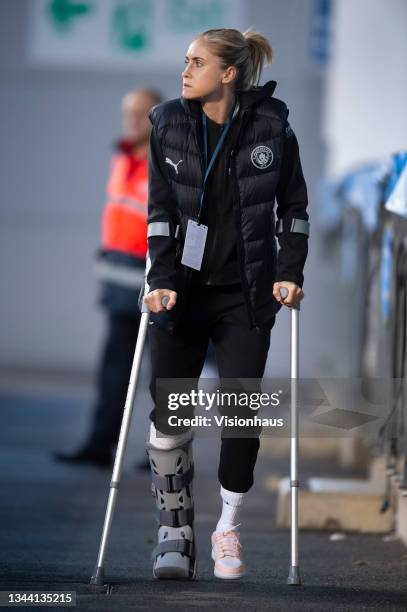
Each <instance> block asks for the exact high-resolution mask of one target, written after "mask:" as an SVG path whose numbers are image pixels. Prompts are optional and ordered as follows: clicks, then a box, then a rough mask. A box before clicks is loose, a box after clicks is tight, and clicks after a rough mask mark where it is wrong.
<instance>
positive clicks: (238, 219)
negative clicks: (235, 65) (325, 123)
mask: <svg viewBox="0 0 407 612" xmlns="http://www.w3.org/2000/svg"><path fill="white" fill-rule="evenodd" d="M244 114H245V113H244V112H243V115H242V124H243V121H244ZM242 124H241V125H242ZM240 131H241V127H240V128H239V133H238V135H237V138H236V141H235V147H237V145H238V140H239V136H240ZM234 152H235V149H232V151H231V153H230V161H229V177H230V176H231V172H232V163H233V161H232V158H233V156H234ZM235 184H236V189H235V191H236V203H235V202H234V209H235V221H236V230H237V231H236V234H237V245H238V253H239V265H240V271H241V276H242V280H243V285H244V288H245V292H243V293H244V295H245V297H246V307H247V310H248V314H249V318H250V322H251V325H252V327H254V328H255V329H256V331H257V332H259V327H258V325H257V321H256V319H255V316H254V313H253V311H252V307H251V304H250V295H249V283H248V281H247V276H246V272H245V269H244V262H243V252H244V251H243V238H242V231H241V228H242V216H241V210H240V193H239V185H238V182H237V176H236V173H235Z"/></svg>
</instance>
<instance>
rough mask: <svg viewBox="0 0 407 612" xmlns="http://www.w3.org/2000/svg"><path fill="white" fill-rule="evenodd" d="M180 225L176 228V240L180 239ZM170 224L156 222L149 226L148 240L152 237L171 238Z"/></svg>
mask: <svg viewBox="0 0 407 612" xmlns="http://www.w3.org/2000/svg"><path fill="white" fill-rule="evenodd" d="M179 229H180V228H179V225H177V227H176V228H175V234H174V238H176V239H177V240H178V238H179ZM170 235H171V234H170V224H169V223H168V222H167V221H154V223H149V224H148V226H147V238H151V237H152V236H170Z"/></svg>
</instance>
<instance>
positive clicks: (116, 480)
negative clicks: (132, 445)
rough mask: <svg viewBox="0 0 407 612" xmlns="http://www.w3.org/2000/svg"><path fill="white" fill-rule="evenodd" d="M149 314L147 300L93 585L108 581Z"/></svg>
mask: <svg viewBox="0 0 407 612" xmlns="http://www.w3.org/2000/svg"><path fill="white" fill-rule="evenodd" d="M149 267H150V261H149V257H148V256H147V265H146V273H145V278H146V279H147V273H148V270H149ZM148 290H149V289H148V285H147V280H146V281H145V285H144V295H146V293H148ZM168 301H169V297H168V296H164V297H163V298H162V300H161V303H162V305H163V306H164V308H165V307H166V306H167V304H168ZM149 316H150V313H149V310H148V308H147V306H146V305H145V304H144V302H143V304H142V308H141V320H140V326H139V332H138V336H137V343H136V348H135V351H134V358H133V365H132V368H131V374H130V380H129V387H128V390H127V396H126V403H125V406H124V413H123V420H122V425H121V429H120V436H119V442H118V444H117V450H116V457H115V460H114V466H113V474H112V480H111V482H110V492H109V499H108V502H107V508H106V514H105V521H104V525H103V531H102V537H101V540H100V546H99V554H98V559H97V563H96V567H95V570H94V572H93V574H92V578H91V580H90V584H95V585H103V584H104V560H105V555H106V549H107V545H108V542H109V537H110V530H111V526H112V521H113V514H114V510H115V506H116V501H117V494H118V491H119V486H120V480H121V475H122V468H123V459H124V453H125V450H126V444H127V438H128V433H129V429H130V423H131V416H132V412H133V404H134V398H135V394H136V389H137V382H138V378H139V373H140V366H141V360H142V357H143V349H144V345H145V340H146V335H147V329H148V322H149Z"/></svg>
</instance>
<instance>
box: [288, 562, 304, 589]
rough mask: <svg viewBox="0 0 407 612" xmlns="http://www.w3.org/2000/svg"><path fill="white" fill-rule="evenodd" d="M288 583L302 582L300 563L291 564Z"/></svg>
mask: <svg viewBox="0 0 407 612" xmlns="http://www.w3.org/2000/svg"><path fill="white" fill-rule="evenodd" d="M287 584H301V578H300V568H299V567H298V565H291V567H290V571H289V573H288V578H287Z"/></svg>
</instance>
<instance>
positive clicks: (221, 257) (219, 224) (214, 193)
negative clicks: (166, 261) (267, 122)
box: [193, 117, 241, 285]
mask: <svg viewBox="0 0 407 612" xmlns="http://www.w3.org/2000/svg"><path fill="white" fill-rule="evenodd" d="M223 128H224V125H220V124H218V123H215V121H212V120H211V119H209V117H207V130H208V163H209V161H210V159H211V156H212V154H213V152H214V150H215V147H216V145H217V142H218V140H219V138H220V136H221V134H222V131H223ZM201 129H202V127H201ZM235 130H236V121H233V122H232V125H231V127H230V129H229V132H228V134H227V135H226V138H225V140H224V142H223V144H222V148H221V150H220V151H219V153H218V156H217V158H216V160H215V163H214V165H213V167H212V170H211V173H210V175H209V177H208V181H207V184H206V188H205V202H204V208H203V214H202V219H201V222H202V223H204V224H205V225H207V226H208V234H207V238H206V244H205V251H204V255H203V260H202V266H201V270H200V271H194V273H193V280H194V282H197V283H200V284H205V285H231V284H235V283H240V282H241V279H240V272H239V263H238V254H237V242H236V241H237V238H236V225H235V217H234V209H233V197H234V195H233V193H232V190H231V180H230V178H229V165H230V163H229V160H230V153H231V148H232V142H233V137H234V135H235Z"/></svg>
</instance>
